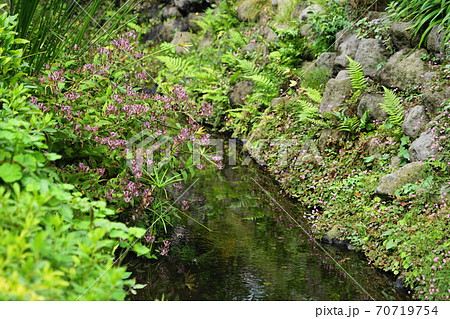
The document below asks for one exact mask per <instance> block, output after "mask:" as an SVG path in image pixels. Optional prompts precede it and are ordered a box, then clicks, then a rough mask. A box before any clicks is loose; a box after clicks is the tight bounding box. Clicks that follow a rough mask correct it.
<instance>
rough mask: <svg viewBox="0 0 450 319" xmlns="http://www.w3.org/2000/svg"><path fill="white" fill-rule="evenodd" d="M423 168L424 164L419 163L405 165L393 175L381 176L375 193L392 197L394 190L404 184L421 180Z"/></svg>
mask: <svg viewBox="0 0 450 319" xmlns="http://www.w3.org/2000/svg"><path fill="white" fill-rule="evenodd" d="M424 167H425V164H424V163H421V162H412V163H409V164H406V165H405V166H403V167H402V168H400V169H399V170H397V171H395V172H394V173H391V174H388V175H385V176H383V177H382V178H381V180H380V184H379V185H378V187H377V189H376V190H375V192H376V193H377V194H379V195H389V196H392V195H394V193H395V191H396V190H398V189H400V188H402V187H403V186H405V185H406V184H410V183H415V182H418V181H420V180H421V179H423V178H424V171H423V170H424Z"/></svg>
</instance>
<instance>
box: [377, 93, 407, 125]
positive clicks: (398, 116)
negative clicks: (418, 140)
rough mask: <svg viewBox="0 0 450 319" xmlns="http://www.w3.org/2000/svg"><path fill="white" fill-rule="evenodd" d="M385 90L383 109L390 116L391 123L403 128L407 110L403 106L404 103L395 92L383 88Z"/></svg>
mask: <svg viewBox="0 0 450 319" xmlns="http://www.w3.org/2000/svg"><path fill="white" fill-rule="evenodd" d="M383 89H384V102H383V103H382V104H380V106H381V108H382V109H383V110H384V111H385V112H386V113H387V114H388V115H389V121H390V122H391V123H392V124H394V125H398V126H401V125H402V124H403V119H404V116H405V109H404V108H403V106H402V102H401V101H400V99H399V98H398V97H397V96H396V95H395V93H394V91H392V90H390V89H388V88H386V87H384V86H383Z"/></svg>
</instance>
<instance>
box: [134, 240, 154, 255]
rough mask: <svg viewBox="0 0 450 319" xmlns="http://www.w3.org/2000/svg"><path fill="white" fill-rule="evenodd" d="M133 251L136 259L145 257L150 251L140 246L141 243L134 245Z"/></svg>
mask: <svg viewBox="0 0 450 319" xmlns="http://www.w3.org/2000/svg"><path fill="white" fill-rule="evenodd" d="M133 250H134V251H135V252H136V253H137V255H138V257H139V256H142V255H145V254H147V253H149V252H150V249H148V248H147V247H145V246H144V245H142V244H141V243H136V244H134V245H133Z"/></svg>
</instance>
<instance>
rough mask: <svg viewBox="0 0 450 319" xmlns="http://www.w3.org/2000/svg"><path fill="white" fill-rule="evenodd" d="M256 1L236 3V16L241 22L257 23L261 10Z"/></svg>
mask: <svg viewBox="0 0 450 319" xmlns="http://www.w3.org/2000/svg"><path fill="white" fill-rule="evenodd" d="M257 5H258V3H256V2H254V1H238V2H237V3H236V15H237V18H238V19H239V21H252V22H254V21H256V19H257V18H258V13H259V12H260V11H261V10H260V9H261V8H258V7H257Z"/></svg>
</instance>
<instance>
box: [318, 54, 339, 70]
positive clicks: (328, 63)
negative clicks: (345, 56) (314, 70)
mask: <svg viewBox="0 0 450 319" xmlns="http://www.w3.org/2000/svg"><path fill="white" fill-rule="evenodd" d="M335 58H336V53H330V52H324V53H322V54H321V55H320V56H319V57H318V58H317V60H316V62H314V65H315V66H316V67H318V68H321V67H323V68H329V69H332V68H333V66H334V59H335Z"/></svg>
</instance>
